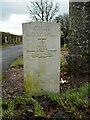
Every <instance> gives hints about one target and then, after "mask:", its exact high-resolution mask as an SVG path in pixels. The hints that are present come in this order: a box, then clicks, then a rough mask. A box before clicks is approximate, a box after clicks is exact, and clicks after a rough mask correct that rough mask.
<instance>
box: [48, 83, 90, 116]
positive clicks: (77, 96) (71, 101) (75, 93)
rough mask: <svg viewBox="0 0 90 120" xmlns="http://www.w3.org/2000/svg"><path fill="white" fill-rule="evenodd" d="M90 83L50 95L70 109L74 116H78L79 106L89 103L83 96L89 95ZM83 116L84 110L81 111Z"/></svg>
mask: <svg viewBox="0 0 90 120" xmlns="http://www.w3.org/2000/svg"><path fill="white" fill-rule="evenodd" d="M88 88H90V84H86V85H84V86H82V87H81V88H78V89H71V90H68V91H66V92H65V93H62V94H54V93H49V94H48V97H49V98H50V99H52V100H55V101H56V102H57V103H58V104H59V105H60V106H62V107H63V108H64V109H65V110H66V111H70V112H71V113H72V115H73V116H74V118H78V113H79V112H78V106H80V105H88V101H85V100H84V99H83V98H84V97H85V96H87V95H88V90H89V89H88ZM80 114H81V117H82V118H83V112H81V113H80Z"/></svg>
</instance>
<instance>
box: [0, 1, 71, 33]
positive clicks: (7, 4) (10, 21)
mask: <svg viewBox="0 0 90 120" xmlns="http://www.w3.org/2000/svg"><path fill="white" fill-rule="evenodd" d="M30 1H33V0H0V31H4V32H10V33H13V34H17V35H21V34H22V23H24V22H27V21H30V16H29V11H28V8H27V5H29V4H30ZM54 1H55V2H57V1H58V2H60V1H61V2H60V12H59V14H64V13H68V11H69V3H68V0H54ZM63 1H64V2H63Z"/></svg>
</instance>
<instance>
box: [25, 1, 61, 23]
mask: <svg viewBox="0 0 90 120" xmlns="http://www.w3.org/2000/svg"><path fill="white" fill-rule="evenodd" d="M27 7H28V10H29V13H30V17H31V19H32V20H34V21H47V22H48V21H52V20H53V19H54V18H55V17H56V15H57V13H58V12H59V8H60V4H59V3H57V2H56V3H55V2H52V1H51V0H50V1H49V0H40V1H39V2H36V1H34V2H31V4H30V6H27Z"/></svg>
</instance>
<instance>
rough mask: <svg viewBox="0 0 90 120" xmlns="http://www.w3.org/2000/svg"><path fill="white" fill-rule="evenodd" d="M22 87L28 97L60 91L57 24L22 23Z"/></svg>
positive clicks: (58, 30) (58, 28)
mask: <svg viewBox="0 0 90 120" xmlns="http://www.w3.org/2000/svg"><path fill="white" fill-rule="evenodd" d="M22 28H23V56H24V86H25V92H26V94H29V95H40V94H45V93H46V92H55V93H58V92H59V90H60V84H59V81H60V24H58V23H53V22H52V23H49V22H29V23H23V24H22Z"/></svg>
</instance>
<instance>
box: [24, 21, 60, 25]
mask: <svg viewBox="0 0 90 120" xmlns="http://www.w3.org/2000/svg"><path fill="white" fill-rule="evenodd" d="M35 23H38V24H40V23H42V24H60V23H56V22H38V21H36V22H26V23H22V25H24V24H35Z"/></svg>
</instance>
